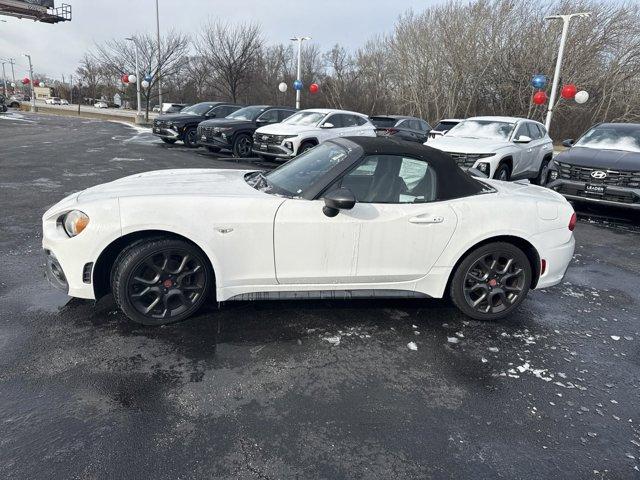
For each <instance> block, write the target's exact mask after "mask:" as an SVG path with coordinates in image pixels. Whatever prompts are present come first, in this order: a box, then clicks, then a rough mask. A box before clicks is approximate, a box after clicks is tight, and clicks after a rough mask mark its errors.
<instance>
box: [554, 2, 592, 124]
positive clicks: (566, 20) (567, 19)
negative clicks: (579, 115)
mask: <svg viewBox="0 0 640 480" xmlns="http://www.w3.org/2000/svg"><path fill="white" fill-rule="evenodd" d="M590 15H591V12H581V13H572V14H569V15H550V16H548V17H545V20H562V36H561V37H560V49H559V50H558V58H557V60H556V69H555V72H554V74H553V84H552V86H551V97H549V109H548V110H547V118H546V119H545V122H544V125H545V127H546V128H547V131H549V127H551V118H552V117H553V109H554V107H555V103H556V98H557V96H558V85H559V83H560V70H561V68H562V57H563V56H564V47H565V44H566V42H567V36H568V34H569V24H570V23H571V19H572V18H573V17H579V18H587V17H589V16H590Z"/></svg>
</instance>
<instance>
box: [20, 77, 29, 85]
mask: <svg viewBox="0 0 640 480" xmlns="http://www.w3.org/2000/svg"><path fill="white" fill-rule="evenodd" d="M30 83H31V80H29V79H28V78H27V77H24V78H23V79H22V84H23V85H29V84H30Z"/></svg>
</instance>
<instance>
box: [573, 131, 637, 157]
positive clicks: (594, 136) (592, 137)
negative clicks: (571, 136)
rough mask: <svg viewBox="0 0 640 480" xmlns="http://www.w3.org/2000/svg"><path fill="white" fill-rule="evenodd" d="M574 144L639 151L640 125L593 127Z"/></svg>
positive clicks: (577, 145)
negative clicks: (634, 126) (635, 126)
mask: <svg viewBox="0 0 640 480" xmlns="http://www.w3.org/2000/svg"><path fill="white" fill-rule="evenodd" d="M575 146H576V147H586V148H598V149H604V150H625V151H627V152H640V127H637V128H633V127H629V126H625V127H614V126H602V127H595V128H592V129H591V130H589V131H588V132H587V133H585V134H584V135H583V136H582V138H580V140H578V141H577V142H576V144H575Z"/></svg>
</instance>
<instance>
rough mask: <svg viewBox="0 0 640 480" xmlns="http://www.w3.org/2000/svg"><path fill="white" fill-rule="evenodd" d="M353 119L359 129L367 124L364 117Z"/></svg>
mask: <svg viewBox="0 0 640 480" xmlns="http://www.w3.org/2000/svg"><path fill="white" fill-rule="evenodd" d="M354 118H355V122H356V125H357V126H358V127H361V126H362V125H365V124H366V123H367V119H366V118H364V117H355V116H354Z"/></svg>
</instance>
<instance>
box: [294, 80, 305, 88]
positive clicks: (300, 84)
mask: <svg viewBox="0 0 640 480" xmlns="http://www.w3.org/2000/svg"><path fill="white" fill-rule="evenodd" d="M302 87H303V85H302V82H301V81H300V80H296V81H295V82H293V89H294V90H302Z"/></svg>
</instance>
